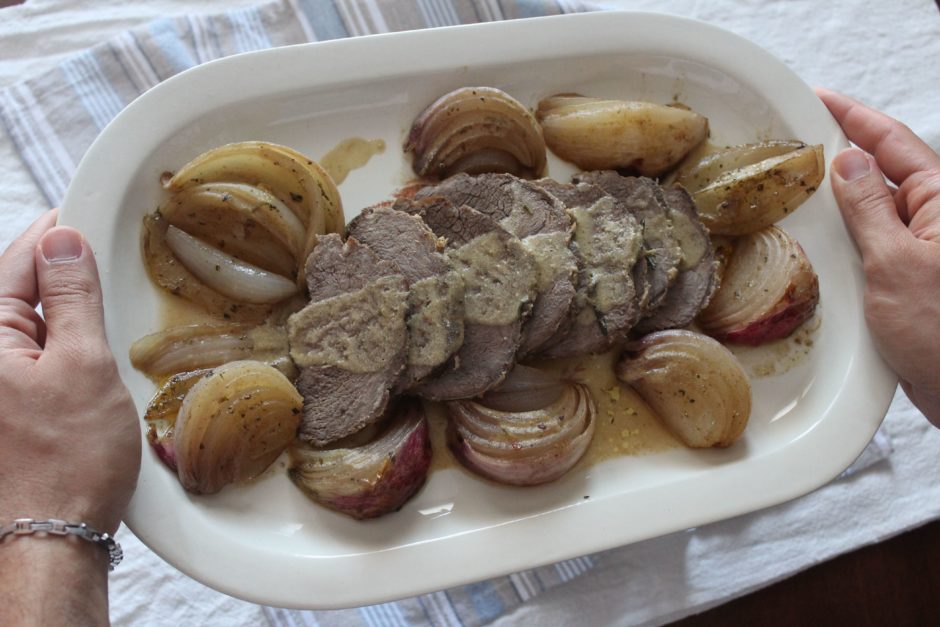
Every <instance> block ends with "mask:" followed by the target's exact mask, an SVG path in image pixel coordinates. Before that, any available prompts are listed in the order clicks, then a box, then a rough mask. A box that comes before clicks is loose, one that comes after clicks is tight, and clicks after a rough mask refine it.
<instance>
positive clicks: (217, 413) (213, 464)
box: [173, 361, 303, 494]
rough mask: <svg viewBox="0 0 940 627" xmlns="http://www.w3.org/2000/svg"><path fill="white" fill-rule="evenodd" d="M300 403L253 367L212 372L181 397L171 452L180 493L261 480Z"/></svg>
mask: <svg viewBox="0 0 940 627" xmlns="http://www.w3.org/2000/svg"><path fill="white" fill-rule="evenodd" d="M302 410H303V398H302V397H301V396H300V394H298V392H297V390H296V389H294V386H293V385H292V384H291V382H290V381H289V380H288V379H287V377H285V376H284V375H283V374H281V373H280V372H278V371H277V370H276V369H274V368H272V367H271V366H268V365H265V364H262V363H260V362H257V361H234V362H231V363H228V364H225V365H224V366H220V367H218V368H215V369H214V370H213V371H212V372H211V373H209V374H207V375H206V376H204V377H203V378H202V379H200V380H199V382H197V383H196V384H195V385H193V386H192V389H190V390H189V392H188V393H187V394H186V396H185V398H184V399H183V402H182V405H181V406H180V409H179V414H178V416H177V418H176V427H175V429H174V437H173V446H174V449H175V457H176V470H177V474H178V476H179V479H180V482H181V483H182V484H183V487H184V488H186V489H187V490H188V491H190V492H194V493H196V494H214V493H215V492H218V491H219V490H221V489H222V488H223V487H225V486H226V485H227V484H229V483H238V482H241V481H245V480H248V479H251V478H253V477H256V476H258V475H259V474H261V473H262V472H263V471H264V470H265V469H266V468H267V467H268V466H270V465H271V463H272V462H273V461H274V460H275V459H277V457H278V456H279V455H280V454H281V453H282V452H283V451H284V449H286V448H287V446H288V445H289V444H290V443H291V441H292V440H293V439H294V436H295V435H296V433H297V427H298V425H299V423H300V415H301V412H302Z"/></svg>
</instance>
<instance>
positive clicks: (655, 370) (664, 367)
mask: <svg viewBox="0 0 940 627" xmlns="http://www.w3.org/2000/svg"><path fill="white" fill-rule="evenodd" d="M616 372H617V378H619V379H620V380H621V381H623V382H624V383H627V384H629V385H630V386H631V387H633V388H634V389H635V390H636V391H637V392H638V393H639V394H640V396H642V397H643V400H645V401H646V402H647V404H649V406H650V407H651V408H652V409H653V411H655V412H656V414H657V415H658V416H659V418H660V420H662V421H663V423H665V425H666V426H667V427H668V428H669V429H670V431H672V432H673V433H674V434H675V435H676V436H677V437H678V438H679V439H680V440H681V441H682V442H684V443H685V444H686V446H691V447H694V448H703V447H710V446H729V445H730V444H732V443H733V442H734V441H735V440H737V439H738V438H739V437H740V436H741V434H742V433H743V432H744V428H745V427H746V426H747V422H748V419H749V418H750V415H751V384H750V382H749V381H748V378H747V375H746V374H745V373H744V370H743V369H742V368H741V365H740V364H739V363H738V360H737V359H736V358H735V357H734V355H732V354H731V352H730V351H729V350H728V349H727V348H725V347H724V346H722V345H721V344H720V343H718V342H717V341H715V340H714V339H712V338H710V337H708V336H706V335H701V334H699V333H693V332H691V331H679V330H672V331H659V332H656V333H651V334H649V335H646V336H644V337H643V338H641V339H640V340H638V341H636V342H634V343H632V344H631V345H628V346H627V350H626V351H625V353H624V355H623V357H622V358H621V360H620V362H619V363H618V364H617V367H616Z"/></svg>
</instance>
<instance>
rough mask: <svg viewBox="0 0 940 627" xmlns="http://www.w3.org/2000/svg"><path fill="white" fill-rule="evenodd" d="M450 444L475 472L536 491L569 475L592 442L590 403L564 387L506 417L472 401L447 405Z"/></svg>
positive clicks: (576, 387) (574, 386) (580, 391)
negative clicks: (537, 405) (533, 406)
mask: <svg viewBox="0 0 940 627" xmlns="http://www.w3.org/2000/svg"><path fill="white" fill-rule="evenodd" d="M447 409H448V413H449V415H450V424H449V427H448V434H449V444H450V448H451V450H452V451H453V452H454V454H455V455H456V456H457V458H458V459H459V460H460V461H461V462H462V463H463V464H464V465H465V466H466V467H467V468H469V469H470V470H472V471H473V472H475V473H477V474H479V475H482V476H484V477H487V478H489V479H492V480H493V481H497V482H500V483H506V484H510V485H538V484H541V483H547V482H549V481H554V480H555V479H557V478H559V477H560V476H562V475H563V474H565V473H566V472H568V471H569V470H570V469H571V468H572V467H573V466H574V465H575V464H576V463H577V462H578V460H579V459H581V457H582V456H583V455H584V453H585V452H586V451H587V448H588V445H589V444H590V443H591V439H592V438H593V437H594V425H595V415H596V413H597V410H596V409H595V406H594V399H593V398H592V397H591V392H590V391H589V390H588V388H587V387H585V386H584V385H581V384H579V383H568V384H564V387H563V390H562V393H561V395H560V396H559V397H558V399H557V400H555V401H554V402H552V403H550V404H548V405H545V406H543V407H541V408H539V409H534V410H530V411H522V412H504V411H499V410H496V409H491V408H488V407H486V406H484V405H482V404H480V403H479V402H476V401H452V402H449V403H447Z"/></svg>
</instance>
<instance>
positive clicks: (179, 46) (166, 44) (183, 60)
mask: <svg viewBox="0 0 940 627" xmlns="http://www.w3.org/2000/svg"><path fill="white" fill-rule="evenodd" d="M147 30H148V31H149V32H150V37H151V39H152V40H153V43H154V44H155V45H156V46H157V47H158V48H159V49H160V53H161V54H162V55H163V59H164V60H165V61H166V64H167V65H168V66H169V68H170V75H173V74H178V73H180V72H182V71H183V70H188V69H189V68H191V67H193V66H194V65H196V59H195V58H193V55H192V53H190V51H189V50H187V49H186V46H184V45H183V40H182V39H181V38H180V36H179V34H178V33H177V32H176V28H175V26H174V24H173V20H171V19H170V18H168V17H165V18H162V19H159V20H156V21H154V22H153V23H151V24H150V26H149V28H148V29H147ZM161 78H167V77H166V76H164V77H161Z"/></svg>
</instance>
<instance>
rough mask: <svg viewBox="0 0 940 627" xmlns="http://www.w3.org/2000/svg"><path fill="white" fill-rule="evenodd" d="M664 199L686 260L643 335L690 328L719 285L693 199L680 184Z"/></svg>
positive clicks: (665, 192) (642, 327)
mask: <svg viewBox="0 0 940 627" xmlns="http://www.w3.org/2000/svg"><path fill="white" fill-rule="evenodd" d="M663 197H664V199H665V201H666V206H667V207H668V209H669V217H670V220H671V221H672V227H673V232H674V234H675V236H676V240H677V241H678V242H679V246H680V248H681V249H682V261H681V262H680V264H679V275H678V276H677V277H676V282H675V283H673V285H672V287H670V288H669V292H668V293H667V294H666V298H665V299H664V300H663V302H662V303H661V304H660V305H659V307H658V308H656V309H655V310H654V311H653V312H652V313H651V314H650V315H649V316H647V317H645V318H643V319H642V320H641V321H640V322H639V324H638V325H637V328H636V331H637V333H640V334H645V333H651V332H653V331H659V330H661V329H673V328H678V327H684V326H686V325H688V324H689V323H691V322H692V320H694V319H695V317H696V316H697V315H698V313H699V312H700V311H701V310H702V309H704V308H705V306H706V305H707V304H708V301H709V300H711V297H712V294H713V293H714V291H715V289H716V288H717V286H718V274H717V272H716V269H717V262H716V261H715V253H714V250H713V249H712V244H711V239H710V238H709V236H708V229H707V228H705V225H704V224H702V221H701V220H700V219H699V216H698V211H697V210H696V208H695V202H694V201H693V200H692V197H691V196H689V194H688V192H686V191H685V189H683V188H682V187H680V186H678V185H676V186H673V187H669V188H665V189H664V190H663Z"/></svg>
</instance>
